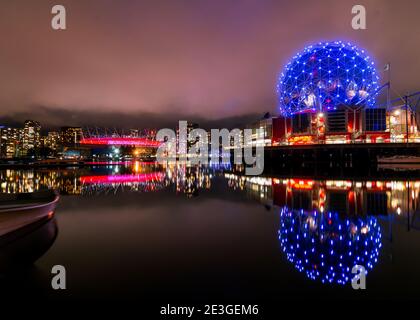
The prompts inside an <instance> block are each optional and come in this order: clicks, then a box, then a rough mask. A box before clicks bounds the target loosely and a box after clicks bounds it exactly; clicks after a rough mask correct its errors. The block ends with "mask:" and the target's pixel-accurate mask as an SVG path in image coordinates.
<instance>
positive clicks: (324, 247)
mask: <svg viewBox="0 0 420 320" xmlns="http://www.w3.org/2000/svg"><path fill="white" fill-rule="evenodd" d="M381 238H382V235H381V228H380V226H379V223H378V221H377V219H376V218H375V217H358V218H346V219H342V218H341V217H340V216H339V214H332V213H328V214H326V213H321V214H318V215H316V214H314V213H313V212H309V213H308V212H302V211H292V210H290V209H288V208H287V207H284V208H282V209H281V211H280V229H279V241H280V245H281V249H282V251H283V252H284V254H285V255H286V258H287V260H288V261H289V262H290V263H292V264H293V265H294V266H295V268H296V269H297V270H298V271H300V272H303V273H305V275H306V276H307V277H308V278H309V279H311V280H319V281H321V282H322V283H334V284H341V285H344V284H346V283H349V282H351V279H352V278H353V277H354V275H353V274H352V273H351V271H352V268H353V267H354V266H355V265H362V266H364V267H365V268H366V271H367V273H368V272H369V271H370V270H371V269H372V268H373V267H374V265H375V264H376V263H377V261H378V257H379V251H380V248H381V247H382V244H381Z"/></svg>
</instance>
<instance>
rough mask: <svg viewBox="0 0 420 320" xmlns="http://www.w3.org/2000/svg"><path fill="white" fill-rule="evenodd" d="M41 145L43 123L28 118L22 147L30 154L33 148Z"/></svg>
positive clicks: (24, 152)
mask: <svg viewBox="0 0 420 320" xmlns="http://www.w3.org/2000/svg"><path fill="white" fill-rule="evenodd" d="M40 147H41V124H40V123H39V122H38V121H34V120H26V121H25V123H24V127H23V137H22V149H23V154H24V155H26V154H28V151H29V150H31V149H38V148H40Z"/></svg>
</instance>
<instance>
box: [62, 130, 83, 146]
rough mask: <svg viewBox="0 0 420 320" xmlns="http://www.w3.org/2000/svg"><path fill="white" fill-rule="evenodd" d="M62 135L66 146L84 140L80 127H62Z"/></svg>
mask: <svg viewBox="0 0 420 320" xmlns="http://www.w3.org/2000/svg"><path fill="white" fill-rule="evenodd" d="M60 135H61V142H62V143H63V144H64V145H75V144H77V143H79V142H80V140H81V139H82V137H83V131H82V128H80V127H61V129H60Z"/></svg>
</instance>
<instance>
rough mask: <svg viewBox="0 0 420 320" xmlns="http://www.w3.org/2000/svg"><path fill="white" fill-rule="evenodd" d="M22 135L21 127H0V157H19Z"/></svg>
mask: <svg viewBox="0 0 420 320" xmlns="http://www.w3.org/2000/svg"><path fill="white" fill-rule="evenodd" d="M22 136H23V130H22V129H21V128H11V127H0V142H1V143H0V158H13V157H19V156H20V155H21V152H22V144H21V140H22Z"/></svg>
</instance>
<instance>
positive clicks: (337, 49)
mask: <svg viewBox="0 0 420 320" xmlns="http://www.w3.org/2000/svg"><path fill="white" fill-rule="evenodd" d="M378 80H379V77H378V76H377V74H376V70H375V67H374V63H373V61H372V60H371V58H370V57H369V56H367V55H366V54H365V51H364V50H360V49H358V48H357V47H356V46H353V45H351V44H349V43H343V42H341V41H336V42H331V43H328V42H326V43H319V44H318V45H314V46H309V47H307V48H305V50H304V51H303V52H300V53H298V54H297V55H296V56H294V57H293V59H292V60H291V61H290V62H289V63H288V64H287V65H286V67H285V68H284V72H283V73H282V74H281V76H280V79H279V81H278V84H277V93H278V95H279V99H280V101H279V102H280V112H281V113H282V114H283V115H284V116H288V115H291V114H294V113H299V112H303V111H328V110H334V109H336V108H337V106H339V105H354V104H364V105H366V106H368V107H372V106H373V105H374V103H375V96H376V93H377V90H378V87H379V85H378Z"/></svg>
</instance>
